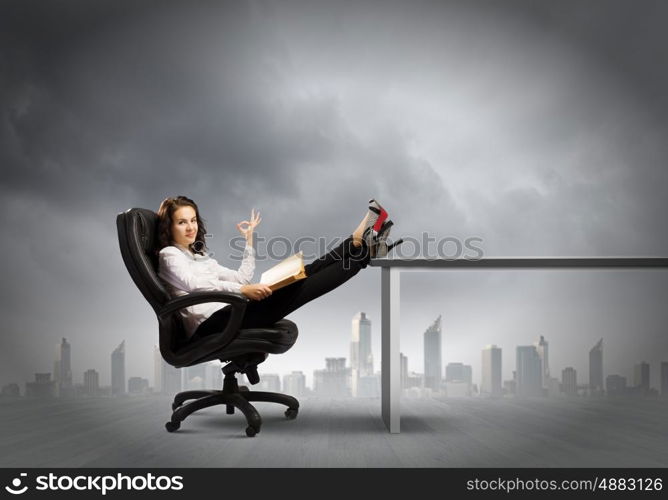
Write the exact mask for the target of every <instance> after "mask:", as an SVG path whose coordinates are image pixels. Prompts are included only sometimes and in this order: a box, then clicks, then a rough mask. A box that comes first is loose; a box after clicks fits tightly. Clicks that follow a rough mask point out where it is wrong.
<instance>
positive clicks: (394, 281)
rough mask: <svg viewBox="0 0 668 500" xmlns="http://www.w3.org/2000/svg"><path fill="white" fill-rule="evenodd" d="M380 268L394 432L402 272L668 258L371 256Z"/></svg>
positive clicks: (385, 381)
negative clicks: (432, 257)
mask: <svg viewBox="0 0 668 500" xmlns="http://www.w3.org/2000/svg"><path fill="white" fill-rule="evenodd" d="M369 265H371V266H377V267H380V268H381V330H382V340H381V344H382V349H381V351H382V352H381V387H382V388H381V407H382V415H383V421H384V422H385V425H386V426H387V428H388V430H389V431H390V432H391V433H398V432H399V429H400V416H401V411H400V407H399V398H400V397H401V373H400V370H401V363H400V355H399V303H400V297H399V285H400V276H401V274H400V273H401V272H402V271H426V270H435V269H446V270H447V269H574V268H583V269H599V268H603V269H619V268H665V267H668V258H665V257H489V258H482V259H477V260H473V259H425V258H417V259H391V258H384V259H371V262H370V264H369Z"/></svg>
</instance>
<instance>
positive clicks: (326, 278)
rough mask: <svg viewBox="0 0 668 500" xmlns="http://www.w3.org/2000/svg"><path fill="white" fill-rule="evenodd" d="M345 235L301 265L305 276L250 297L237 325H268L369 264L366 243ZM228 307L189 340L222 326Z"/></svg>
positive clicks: (343, 281) (217, 331) (226, 320)
mask: <svg viewBox="0 0 668 500" xmlns="http://www.w3.org/2000/svg"><path fill="white" fill-rule="evenodd" d="M352 240H353V239H352V236H349V237H348V238H346V239H345V240H343V242H341V244H340V245H338V246H337V247H336V248H334V249H332V250H331V251H330V252H328V253H326V254H325V255H323V256H321V257H319V258H318V259H316V260H314V261H313V262H311V263H310V264H307V265H305V266H304V269H305V271H306V278H304V279H302V280H299V281H296V282H294V283H292V284H290V285H288V286H285V287H283V288H281V289H279V290H276V291H275V292H273V293H272V294H271V295H270V296H269V297H267V298H266V299H262V300H252V301H250V302H249V303H248V305H247V306H246V313H245V314H244V318H243V320H242V323H241V328H242V329H243V328H262V327H270V326H272V325H273V324H274V323H276V322H277V321H278V320H280V319H282V318H284V317H285V316H287V315H288V314H290V313H291V312H293V311H294V310H296V309H298V308H300V307H301V306H303V305H304V304H306V303H307V302H310V301H312V300H313V299H316V298H318V297H320V296H321V295H324V294H326V293H327V292H329V291H331V290H334V289H335V288H336V287H338V286H340V285H342V284H343V283H345V282H346V281H348V280H349V279H350V278H352V277H353V276H355V275H356V274H357V273H358V272H360V270H361V269H364V268H365V267H366V266H367V264H368V263H369V259H370V255H369V249H368V247H367V245H366V242H364V241H363V242H362V245H361V246H359V247H355V246H354V245H353V244H352ZM231 307H232V306H225V307H223V308H222V309H219V310H218V311H216V312H214V313H213V314H212V315H211V316H209V317H208V318H207V319H206V320H205V321H204V322H202V323H201V324H200V325H199V327H198V328H197V330H196V331H195V333H194V334H193V337H192V338H191V339H192V340H194V339H197V338H201V337H205V336H207V335H215V334H216V333H220V332H222V331H223V330H224V329H225V325H227V322H228V321H229V318H230V312H231Z"/></svg>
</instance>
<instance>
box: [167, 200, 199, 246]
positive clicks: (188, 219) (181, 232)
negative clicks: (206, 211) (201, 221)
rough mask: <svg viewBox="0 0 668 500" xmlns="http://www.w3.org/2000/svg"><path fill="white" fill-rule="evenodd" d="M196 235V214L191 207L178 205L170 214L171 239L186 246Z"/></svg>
mask: <svg viewBox="0 0 668 500" xmlns="http://www.w3.org/2000/svg"><path fill="white" fill-rule="evenodd" d="M196 237H197V214H196V213H195V209H194V208H193V207H187V206H186V207H179V208H177V209H176V210H175V211H174V215H173V216H172V241H174V243H176V244H178V245H181V246H182V247H185V248H188V246H189V245H192V244H193V243H194V242H195V238H196Z"/></svg>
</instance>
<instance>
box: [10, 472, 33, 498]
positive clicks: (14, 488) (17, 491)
mask: <svg viewBox="0 0 668 500" xmlns="http://www.w3.org/2000/svg"><path fill="white" fill-rule="evenodd" d="M27 475H28V474H26V473H25V472H21V474H19V477H15V478H14V479H13V480H12V484H11V485H10V486H5V489H6V490H7V491H8V492H9V493H11V494H12V495H22V494H23V493H25V492H26V491H28V486H27V485H23V478H24V477H26V476H27Z"/></svg>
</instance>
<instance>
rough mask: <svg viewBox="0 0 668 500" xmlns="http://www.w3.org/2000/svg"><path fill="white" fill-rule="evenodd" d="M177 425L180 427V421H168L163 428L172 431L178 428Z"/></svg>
mask: <svg viewBox="0 0 668 500" xmlns="http://www.w3.org/2000/svg"><path fill="white" fill-rule="evenodd" d="M179 427H181V422H172V421H169V422H167V423H166V424H165V429H167V432H174V431H176V430H178V428H179Z"/></svg>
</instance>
